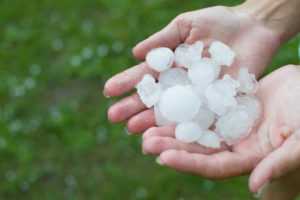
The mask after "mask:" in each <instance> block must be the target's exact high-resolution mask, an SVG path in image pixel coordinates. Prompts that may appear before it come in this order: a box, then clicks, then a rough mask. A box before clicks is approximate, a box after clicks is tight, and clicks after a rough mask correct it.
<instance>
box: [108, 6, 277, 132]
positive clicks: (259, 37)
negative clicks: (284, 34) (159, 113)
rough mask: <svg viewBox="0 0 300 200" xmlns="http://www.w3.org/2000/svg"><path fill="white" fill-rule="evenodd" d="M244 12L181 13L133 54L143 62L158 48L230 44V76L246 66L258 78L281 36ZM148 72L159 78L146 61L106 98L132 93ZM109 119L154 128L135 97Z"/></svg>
mask: <svg viewBox="0 0 300 200" xmlns="http://www.w3.org/2000/svg"><path fill="white" fill-rule="evenodd" d="M241 10H243V11H241ZM241 10H240V9H239V8H229V7H220V6H218V7H212V8H207V9H202V10H198V11H193V12H187V13H184V14H181V15H179V16H178V17H176V18H175V19H174V20H173V21H172V22H171V23H170V24H169V25H167V26H166V27H165V28H164V29H163V30H161V31H159V32H158V33H156V34H154V35H152V36H150V37H149V38H148V39H146V40H145V41H143V42H141V43H139V44H138V45H137V46H136V47H135V48H134V49H133V53H134V55H135V57H136V58H138V59H140V60H144V58H145V55H146V54H147V52H148V51H149V50H151V49H153V48H155V47H159V46H165V47H170V48H175V47H176V46H178V45H179V44H180V43H183V42H187V43H193V42H195V41H197V40H203V41H204V42H205V45H206V46H207V45H209V43H210V41H212V40H214V39H217V40H221V41H223V42H224V43H226V44H228V45H230V46H231V47H232V48H233V49H234V51H235V52H236V53H237V59H236V62H235V63H234V66H233V67H231V68H229V69H230V71H227V73H231V74H232V73H235V72H237V71H238V69H239V67H247V68H249V71H250V72H252V73H255V74H256V75H257V76H258V75H260V74H261V73H262V72H263V70H264V68H265V67H266V65H267V64H268V63H269V62H270V60H271V58H272V56H273V55H274V53H275V52H276V50H277V49H278V47H279V46H280V42H279V40H280V39H279V35H277V33H276V31H273V30H272V29H270V28H267V26H265V25H264V22H263V21H259V20H256V19H255V17H254V16H250V15H248V14H247V12H245V9H244V8H242V9H241ZM146 73H150V74H153V75H154V76H157V74H156V73H155V72H153V71H152V70H151V69H149V68H148V67H147V66H146V64H145V63H144V62H143V63H140V64H139V65H137V66H135V67H132V68H130V69H128V70H126V71H124V72H121V73H120V74H118V75H116V76H114V77H112V78H111V79H110V80H108V81H107V83H106V84H105V88H104V95H105V96H110V97H114V96H121V95H123V94H125V93H126V92H129V91H131V90H132V89H133V88H134V86H135V85H136V84H137V83H138V82H139V81H140V80H141V79H142V77H143V76H144V74H146ZM108 118H109V119H110V120H111V121H112V122H115V123H116V122H122V121H128V124H127V126H128V130H129V132H134V133H139V132H143V131H145V130H147V129H148V128H150V127H153V126H155V119H154V114H153V111H152V110H149V109H146V107H145V106H144V105H143V104H142V102H141V101H140V100H139V98H138V96H137V95H136V94H133V95H131V96H129V97H125V98H124V99H122V100H121V101H119V102H117V103H116V104H115V105H113V106H111V108H110V109H109V111H108Z"/></svg>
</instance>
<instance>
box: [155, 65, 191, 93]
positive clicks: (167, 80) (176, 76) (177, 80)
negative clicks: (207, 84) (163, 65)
mask: <svg viewBox="0 0 300 200" xmlns="http://www.w3.org/2000/svg"><path fill="white" fill-rule="evenodd" d="M158 82H159V83H160V85H161V86H162V88H163V89H167V88H169V87H172V86H175V85H188V84H190V81H189V78H188V75H187V72H186V71H185V70H184V69H182V68H171V69H168V70H166V71H163V72H162V73H160V75H159V78H158Z"/></svg>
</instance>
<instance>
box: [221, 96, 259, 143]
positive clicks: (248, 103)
mask: <svg viewBox="0 0 300 200" xmlns="http://www.w3.org/2000/svg"><path fill="white" fill-rule="evenodd" d="M237 101H238V106H236V107H235V108H233V109H231V110H230V111H229V112H228V113H227V114H226V115H224V116H222V117H221V118H220V119H219V120H218V121H217V123H216V130H217V132H218V133H219V134H220V135H221V136H222V137H223V138H224V140H225V141H226V142H227V143H228V144H233V143H235V142H237V141H239V140H240V139H243V138H245V137H247V136H248V135H249V133H250V132H251V130H252V128H253V127H254V126H255V123H256V122H258V119H259V118H260V116H261V113H262V111H261V109H262V108H261V105H260V102H259V100H258V99H257V98H256V97H254V96H242V97H238V98H237Z"/></svg>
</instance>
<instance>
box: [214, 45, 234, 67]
mask: <svg viewBox="0 0 300 200" xmlns="http://www.w3.org/2000/svg"><path fill="white" fill-rule="evenodd" d="M208 52H209V53H210V55H211V58H212V59H213V60H214V61H216V62H217V63H219V64H220V65H222V66H223V65H225V66H228V67H229V66H231V65H232V63H233V62H234V57H235V52H234V51H232V50H231V48H230V47H228V46H227V45H226V44H224V43H222V42H220V41H214V42H212V44H211V45H210V47H209V49H208Z"/></svg>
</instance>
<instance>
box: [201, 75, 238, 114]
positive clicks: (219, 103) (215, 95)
mask: <svg viewBox="0 0 300 200" xmlns="http://www.w3.org/2000/svg"><path fill="white" fill-rule="evenodd" d="M238 87H239V83H238V82H237V81H236V80H234V79H232V78H231V77H230V76H229V75H225V76H224V78H223V79H222V80H217V81H215V82H214V83H212V84H211V85H209V86H208V87H207V89H206V90H205V97H206V99H207V104H208V107H209V109H210V110H212V111H213V112H215V113H216V114H217V115H219V116H221V115H224V114H225V113H226V112H227V111H228V110H229V109H230V108H231V107H234V106H236V105H237V101H236V99H235V96H236V94H237V88H238Z"/></svg>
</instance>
